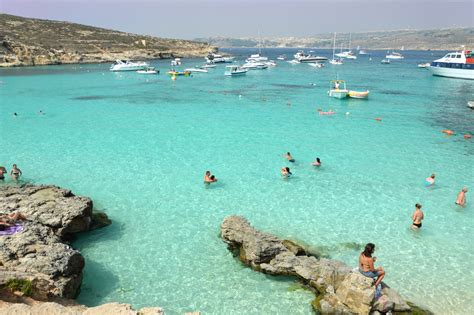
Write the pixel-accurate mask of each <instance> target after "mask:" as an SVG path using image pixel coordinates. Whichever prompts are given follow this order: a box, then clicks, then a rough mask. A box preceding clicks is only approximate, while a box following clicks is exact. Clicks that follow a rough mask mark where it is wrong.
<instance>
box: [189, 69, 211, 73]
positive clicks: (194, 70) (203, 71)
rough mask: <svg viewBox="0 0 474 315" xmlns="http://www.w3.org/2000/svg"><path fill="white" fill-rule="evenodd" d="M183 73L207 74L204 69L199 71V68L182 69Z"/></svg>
mask: <svg viewBox="0 0 474 315" xmlns="http://www.w3.org/2000/svg"><path fill="white" fill-rule="evenodd" d="M184 71H185V72H186V71H187V72H191V73H193V72H202V73H208V72H209V71H207V70H206V69H199V68H186V69H184Z"/></svg>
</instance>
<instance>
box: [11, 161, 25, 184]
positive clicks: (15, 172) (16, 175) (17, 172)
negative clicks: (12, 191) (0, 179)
mask: <svg viewBox="0 0 474 315" xmlns="http://www.w3.org/2000/svg"><path fill="white" fill-rule="evenodd" d="M21 175H23V173H22V172H21V170H20V169H19V168H18V167H17V166H16V164H13V167H12V170H11V171H10V176H11V178H12V179H13V180H14V181H15V182H16V181H18V180H19V179H20V176H21Z"/></svg>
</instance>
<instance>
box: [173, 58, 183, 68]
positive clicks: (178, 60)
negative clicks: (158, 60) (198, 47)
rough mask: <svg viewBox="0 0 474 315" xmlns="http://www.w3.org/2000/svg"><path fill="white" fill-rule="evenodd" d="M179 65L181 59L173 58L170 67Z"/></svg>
mask: <svg viewBox="0 0 474 315" xmlns="http://www.w3.org/2000/svg"><path fill="white" fill-rule="evenodd" d="M180 65H181V58H174V59H173V60H171V66H172V67H174V66H180Z"/></svg>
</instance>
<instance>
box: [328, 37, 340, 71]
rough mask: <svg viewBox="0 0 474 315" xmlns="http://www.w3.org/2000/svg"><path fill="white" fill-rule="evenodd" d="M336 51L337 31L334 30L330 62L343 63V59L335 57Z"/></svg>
mask: <svg viewBox="0 0 474 315" xmlns="http://www.w3.org/2000/svg"><path fill="white" fill-rule="evenodd" d="M335 52H336V32H334V43H333V45H332V59H331V60H329V63H330V64H332V65H342V59H341V58H339V59H335V58H334V56H335Z"/></svg>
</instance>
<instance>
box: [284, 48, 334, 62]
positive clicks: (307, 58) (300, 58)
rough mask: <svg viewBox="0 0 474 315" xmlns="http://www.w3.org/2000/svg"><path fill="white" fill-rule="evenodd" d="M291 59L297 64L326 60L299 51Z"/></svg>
mask: <svg viewBox="0 0 474 315" xmlns="http://www.w3.org/2000/svg"><path fill="white" fill-rule="evenodd" d="M293 57H295V59H294V60H296V61H297V62H318V61H326V60H328V58H326V57H321V56H313V55H309V54H305V52H304V51H303V50H299V51H298V52H297V53H296V54H295V55H294V56H293Z"/></svg>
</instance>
